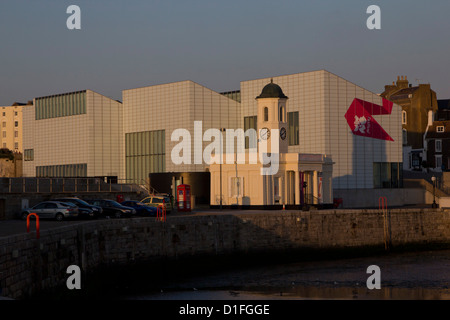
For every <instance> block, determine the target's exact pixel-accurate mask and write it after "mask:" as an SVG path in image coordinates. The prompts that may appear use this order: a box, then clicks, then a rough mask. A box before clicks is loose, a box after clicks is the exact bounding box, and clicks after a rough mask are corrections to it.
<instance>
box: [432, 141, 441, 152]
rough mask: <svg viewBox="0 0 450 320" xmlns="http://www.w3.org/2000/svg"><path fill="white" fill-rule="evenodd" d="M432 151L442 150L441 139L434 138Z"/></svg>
mask: <svg viewBox="0 0 450 320" xmlns="http://www.w3.org/2000/svg"><path fill="white" fill-rule="evenodd" d="M434 151H435V152H442V140H435V141H434Z"/></svg>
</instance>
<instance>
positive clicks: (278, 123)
mask: <svg viewBox="0 0 450 320" xmlns="http://www.w3.org/2000/svg"><path fill="white" fill-rule="evenodd" d="M256 100H257V101H258V117H257V119H258V120H257V122H258V123H257V134H258V148H260V147H261V144H262V143H264V144H266V147H265V148H264V149H266V150H267V153H272V152H274V153H287V152H288V132H287V111H286V105H287V100H288V97H286V96H285V95H284V93H283V90H281V88H280V86H279V85H277V84H275V83H273V79H271V80H270V83H269V84H267V85H266V86H265V87H264V88H263V90H262V92H261V94H260V95H259V96H257V97H256ZM273 139H277V140H278V146H279V149H278V151H276V150H272V148H273V147H275V146H276V141H273Z"/></svg>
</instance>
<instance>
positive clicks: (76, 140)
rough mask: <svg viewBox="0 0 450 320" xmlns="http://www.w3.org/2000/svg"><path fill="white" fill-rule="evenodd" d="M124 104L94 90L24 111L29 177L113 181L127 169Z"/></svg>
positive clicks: (41, 102)
mask: <svg viewBox="0 0 450 320" xmlns="http://www.w3.org/2000/svg"><path fill="white" fill-rule="evenodd" d="M122 118H123V113H122V103H120V102H119V101H115V100H112V99H110V98H108V97H105V96H103V95H101V94H98V93H96V92H94V91H91V90H84V91H78V92H70V93H63V94H56V95H52V96H46V97H39V98H35V99H34V101H33V105H32V106H24V107H23V128H24V129H23V148H24V162H23V175H24V177H113V178H115V179H117V177H118V176H119V173H120V168H121V146H122V145H121V144H122Z"/></svg>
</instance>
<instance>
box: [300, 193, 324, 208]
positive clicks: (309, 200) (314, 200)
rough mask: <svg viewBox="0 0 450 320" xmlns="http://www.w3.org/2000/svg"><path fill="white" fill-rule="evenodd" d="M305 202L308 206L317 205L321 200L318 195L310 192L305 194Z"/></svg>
mask: <svg viewBox="0 0 450 320" xmlns="http://www.w3.org/2000/svg"><path fill="white" fill-rule="evenodd" d="M304 199H305V204H306V205H310V206H319V205H321V204H322V203H321V200H320V199H319V198H318V197H315V196H313V195H312V194H305V197H304Z"/></svg>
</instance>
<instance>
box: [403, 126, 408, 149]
mask: <svg viewBox="0 0 450 320" xmlns="http://www.w3.org/2000/svg"><path fill="white" fill-rule="evenodd" d="M402 140H403V145H406V144H408V131H406V129H403V134H402Z"/></svg>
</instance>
